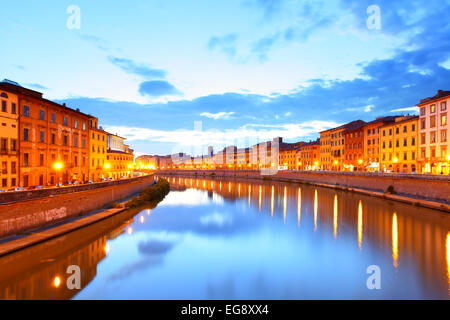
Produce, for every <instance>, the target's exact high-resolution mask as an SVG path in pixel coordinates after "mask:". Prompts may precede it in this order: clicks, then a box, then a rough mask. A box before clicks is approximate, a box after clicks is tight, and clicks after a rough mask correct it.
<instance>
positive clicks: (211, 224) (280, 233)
mask: <svg viewBox="0 0 450 320" xmlns="http://www.w3.org/2000/svg"><path fill="white" fill-rule="evenodd" d="M169 181H170V183H171V184H172V185H173V186H174V187H176V188H178V189H179V190H180V191H172V192H171V193H170V194H169V195H168V196H167V197H166V198H165V200H163V201H162V202H161V203H160V204H159V205H158V206H157V207H156V208H154V209H145V210H143V211H141V212H133V211H129V212H125V213H122V214H120V215H118V216H115V217H113V218H111V219H108V220H106V221H103V222H100V223H98V224H95V225H93V226H89V227H87V228H84V229H82V230H79V231H76V232H73V233H71V234H68V235H66V236H63V237H60V238H57V239H54V240H51V241H47V242H45V243H43V244H40V245H37V246H34V247H31V248H29V249H26V250H22V251H20V252H17V253H15V254H12V255H9V256H6V257H4V258H1V259H0V299H69V298H74V299H400V298H405V299H430V298H438V299H449V297H450V295H449V288H450V280H449V278H450V261H449V260H450V216H449V215H448V214H445V213H442V212H439V211H433V210H428V209H424V208H419V207H415V206H410V205H405V204H401V203H396V202H391V201H385V200H381V199H375V198H371V197H368V196H363V195H359V194H355V193H350V192H342V191H336V190H333V189H326V188H318V187H315V186H312V185H300V184H293V183H291V184H285V183H276V182H259V181H254V182H249V181H244V180H242V181H239V180H236V181H226V180H208V179H190V178H178V177H177V178H173V177H170V178H169ZM184 187H186V189H184ZM69 265H78V266H80V268H81V272H82V275H81V278H82V281H81V283H82V289H81V290H69V289H68V288H67V287H66V279H67V277H68V275H67V273H66V269H67V267H68V266H69ZM372 265H375V266H378V267H379V270H380V276H381V277H380V278H381V282H380V283H381V289H380V290H376V289H374V290H369V289H368V288H367V285H366V282H367V279H368V277H369V276H370V274H368V273H367V268H368V267H369V266H372Z"/></svg>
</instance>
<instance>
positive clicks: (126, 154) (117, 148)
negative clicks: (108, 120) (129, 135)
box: [104, 133, 134, 179]
mask: <svg viewBox="0 0 450 320" xmlns="http://www.w3.org/2000/svg"><path fill="white" fill-rule="evenodd" d="M107 141H108V150H107V153H106V163H105V166H104V167H105V171H106V172H107V175H108V178H113V179H122V178H130V177H132V176H133V174H134V154H133V150H132V149H130V147H129V146H127V145H126V144H125V143H124V141H125V138H123V137H120V136H118V135H115V134H111V133H108V137H107Z"/></svg>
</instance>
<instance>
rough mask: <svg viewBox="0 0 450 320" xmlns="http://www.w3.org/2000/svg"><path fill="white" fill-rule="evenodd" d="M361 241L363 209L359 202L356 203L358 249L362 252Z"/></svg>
mask: <svg viewBox="0 0 450 320" xmlns="http://www.w3.org/2000/svg"><path fill="white" fill-rule="evenodd" d="M362 239H363V208H362V202H361V200H359V203H358V247H359V249H360V250H362Z"/></svg>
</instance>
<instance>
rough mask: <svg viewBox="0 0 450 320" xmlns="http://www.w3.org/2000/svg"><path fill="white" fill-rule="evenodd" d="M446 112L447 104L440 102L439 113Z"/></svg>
mask: <svg viewBox="0 0 450 320" xmlns="http://www.w3.org/2000/svg"><path fill="white" fill-rule="evenodd" d="M446 110H447V102H446V101H444V102H441V111H446Z"/></svg>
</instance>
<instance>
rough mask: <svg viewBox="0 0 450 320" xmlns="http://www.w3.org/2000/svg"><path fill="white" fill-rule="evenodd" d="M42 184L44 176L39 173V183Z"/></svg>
mask: <svg viewBox="0 0 450 320" xmlns="http://www.w3.org/2000/svg"><path fill="white" fill-rule="evenodd" d="M43 184H44V176H43V175H42V174H41V175H40V176H39V185H40V186H42V185H43Z"/></svg>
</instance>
